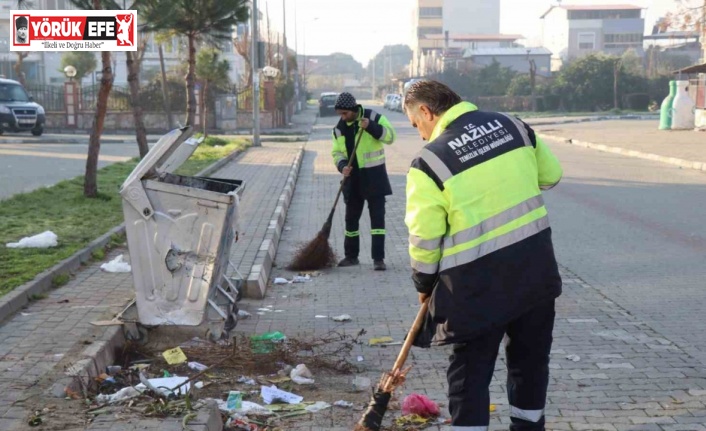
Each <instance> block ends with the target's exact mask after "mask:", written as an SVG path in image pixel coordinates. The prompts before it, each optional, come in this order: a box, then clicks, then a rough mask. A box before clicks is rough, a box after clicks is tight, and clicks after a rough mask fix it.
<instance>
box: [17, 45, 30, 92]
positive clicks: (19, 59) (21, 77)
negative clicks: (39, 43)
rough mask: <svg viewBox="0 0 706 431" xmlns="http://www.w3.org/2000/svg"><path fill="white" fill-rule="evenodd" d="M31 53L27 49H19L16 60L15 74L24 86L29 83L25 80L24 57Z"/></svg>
mask: <svg viewBox="0 0 706 431" xmlns="http://www.w3.org/2000/svg"><path fill="white" fill-rule="evenodd" d="M28 55H29V52H26V51H18V52H17V62H15V66H14V69H15V75H16V77H17V81H19V83H20V84H22V86H23V87H25V86H26V85H27V82H26V81H25V72H24V70H22V69H23V68H22V66H23V65H24V59H25V58H27V56H28Z"/></svg>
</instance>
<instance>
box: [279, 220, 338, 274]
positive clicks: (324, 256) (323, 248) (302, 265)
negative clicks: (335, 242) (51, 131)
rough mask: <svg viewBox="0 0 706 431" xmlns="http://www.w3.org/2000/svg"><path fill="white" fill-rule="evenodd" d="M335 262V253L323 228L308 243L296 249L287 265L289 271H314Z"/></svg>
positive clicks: (332, 264)
mask: <svg viewBox="0 0 706 431" xmlns="http://www.w3.org/2000/svg"><path fill="white" fill-rule="evenodd" d="M335 264H336V254H335V253H334V252H333V249H332V248H331V246H330V245H329V243H328V235H327V234H326V231H325V230H324V229H322V230H321V232H319V233H318V234H317V235H316V237H315V238H314V239H313V240H311V242H309V243H308V244H306V245H304V246H302V247H300V248H299V250H297V252H296V254H295V255H294V259H293V260H292V262H291V263H290V264H289V265H288V266H287V269H288V270H290V271H314V270H318V269H323V268H327V267H330V266H334V265H335Z"/></svg>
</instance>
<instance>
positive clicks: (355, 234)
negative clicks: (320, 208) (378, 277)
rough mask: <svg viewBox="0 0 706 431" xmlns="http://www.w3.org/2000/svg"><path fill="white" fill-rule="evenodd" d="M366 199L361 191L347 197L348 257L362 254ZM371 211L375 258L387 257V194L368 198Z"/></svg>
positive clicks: (346, 244)
mask: <svg viewBox="0 0 706 431" xmlns="http://www.w3.org/2000/svg"><path fill="white" fill-rule="evenodd" d="M365 201H366V199H365V198H364V197H363V196H361V195H360V194H359V193H351V194H350V196H348V197H347V199H346V239H345V240H344V242H343V246H344V250H345V253H346V257H352V258H357V257H358V254H360V217H361V216H362V215H363V206H364V205H365ZM367 201H368V211H369V212H370V229H371V232H370V233H371V234H372V250H371V254H372V258H373V260H383V259H385V196H374V197H370V198H368V199H367Z"/></svg>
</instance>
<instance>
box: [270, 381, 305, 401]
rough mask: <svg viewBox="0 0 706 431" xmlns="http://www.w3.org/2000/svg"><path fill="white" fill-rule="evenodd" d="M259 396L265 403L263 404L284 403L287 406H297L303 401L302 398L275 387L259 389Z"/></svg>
mask: <svg viewBox="0 0 706 431" xmlns="http://www.w3.org/2000/svg"><path fill="white" fill-rule="evenodd" d="M260 396H261V397H262V399H263V401H265V404H272V403H273V402H275V401H278V402H285V403H287V404H299V403H301V402H302V401H304V397H301V396H299V395H296V394H293V393H291V392H287V391H283V390H281V389H279V388H278V387H277V386H275V385H272V386H262V387H261V388H260Z"/></svg>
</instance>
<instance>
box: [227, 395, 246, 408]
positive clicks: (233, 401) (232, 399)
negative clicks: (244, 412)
mask: <svg viewBox="0 0 706 431" xmlns="http://www.w3.org/2000/svg"><path fill="white" fill-rule="evenodd" d="M226 407H227V408H228V410H238V409H241V408H242V407H243V394H242V393H241V392H240V391H230V392H228V398H227V399H226Z"/></svg>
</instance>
